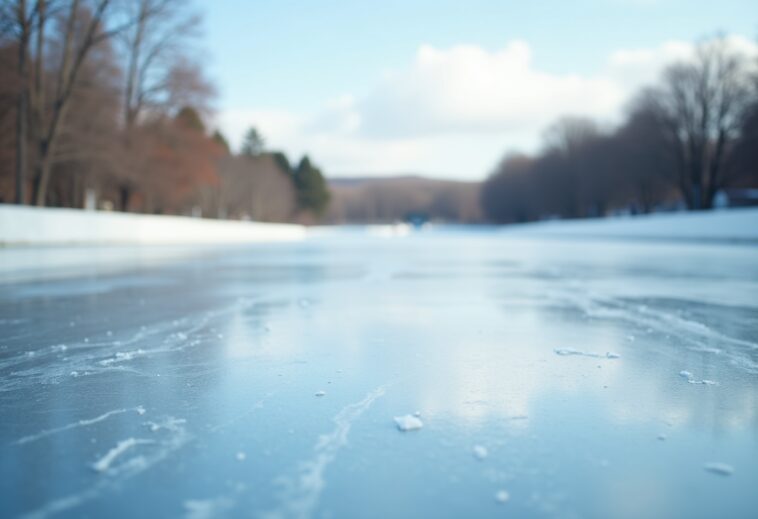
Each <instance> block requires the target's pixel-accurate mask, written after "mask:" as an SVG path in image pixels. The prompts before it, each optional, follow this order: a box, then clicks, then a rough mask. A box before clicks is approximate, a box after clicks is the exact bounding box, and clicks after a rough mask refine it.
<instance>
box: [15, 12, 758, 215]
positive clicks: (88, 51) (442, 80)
mask: <svg viewBox="0 0 758 519" xmlns="http://www.w3.org/2000/svg"><path fill="white" fill-rule="evenodd" d="M754 15H755V6H754V5H751V3H750V2H746V1H739V0H726V1H722V2H718V3H712V2H695V3H693V2H685V1H676V0H671V1H668V0H660V1H656V0H583V1H580V2H571V5H568V3H565V2H538V3H534V4H533V5H532V4H531V3H525V2H490V1H474V2H468V3H467V4H466V6H463V5H462V4H460V3H456V2H448V1H436V2H430V1H419V2H413V4H412V5H408V3H407V2H395V1H389V2H382V3H381V4H379V3H363V2H357V3H350V4H348V3H344V2H343V3H340V2H311V1H301V2H246V1H242V0H225V1H219V2H200V1H189V0H3V1H2V8H1V12H0V69H1V70H2V73H1V74H0V202H1V203H4V204H13V203H18V204H29V205H36V206H48V207H71V208H83V209H97V210H104V211H124V212H135V213H146V214H176V215H187V216H195V217H203V218H214V219H236V220H258V221H270V222H300V223H307V224H313V223H373V222H397V221H411V222H415V223H419V222H425V221H436V222H447V223H512V222H525V221H535V220H544V219H556V218H586V217H602V216H608V215H622V214H638V213H647V212H657V211H675V210H706V209H712V208H720V207H735V206H747V205H756V204H758V75H757V74H756V71H757V69H758V40H757V36H758V24H757V23H756V19H755V16H754Z"/></svg>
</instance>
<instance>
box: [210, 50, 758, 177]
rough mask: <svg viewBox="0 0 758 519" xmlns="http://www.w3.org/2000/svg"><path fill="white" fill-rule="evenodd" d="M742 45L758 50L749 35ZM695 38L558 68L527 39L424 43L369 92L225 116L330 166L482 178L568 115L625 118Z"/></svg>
mask: <svg viewBox="0 0 758 519" xmlns="http://www.w3.org/2000/svg"><path fill="white" fill-rule="evenodd" d="M730 43H731V44H732V45H733V47H734V48H735V49H739V50H741V51H743V52H745V53H746V54H747V55H751V56H758V46H756V44H755V43H754V42H752V41H751V40H749V39H746V38H741V37H730ZM693 49H694V47H693V44H692V43H688V42H678V41H670V42H665V43H663V44H661V45H659V46H658V47H655V48H647V49H619V50H616V51H614V52H612V53H610V54H609V56H608V59H607V62H606V64H605V66H604V67H603V68H602V69H601V70H599V71H597V72H596V73H595V74H591V75H578V74H555V73H550V72H546V71H544V70H540V69H538V68H537V67H535V66H534V63H533V61H532V51H531V49H530V48H529V45H528V44H527V43H526V42H524V41H520V40H515V41H511V42H510V43H508V44H507V45H506V46H505V47H504V48H502V49H500V50H497V51H494V52H492V51H488V50H486V49H483V48H481V47H479V46H476V45H458V46H454V47H451V48H448V49H439V48H435V47H432V46H430V45H422V46H421V47H420V48H419V49H418V51H417V52H416V55H415V58H414V59H413V61H412V63H410V65H409V66H408V67H406V68H404V69H401V70H395V71H392V72H390V73H387V74H385V75H384V77H382V78H381V79H380V80H379V81H378V82H377V84H376V85H375V87H374V88H373V89H372V90H371V91H370V92H368V93H367V94H365V95H362V96H357V97H356V96H354V95H342V96H339V97H335V98H334V99H331V100H329V101H327V102H326V103H325V104H324V106H322V107H318V108H316V109H315V110H314V111H313V112H310V113H293V112H288V111H286V110H259V111H245V110H236V111H235V110H228V111H225V112H223V113H222V114H221V116H220V119H219V124H220V125H221V127H222V128H223V129H224V131H226V132H227V134H228V135H230V137H231V138H232V142H233V143H234V144H235V145H237V144H238V143H239V141H240V139H241V136H242V134H243V133H244V130H245V129H246V128H247V127H248V126H249V125H251V124H254V125H255V126H257V127H258V128H259V129H260V130H261V132H262V133H263V135H264V136H265V137H266V138H267V142H268V144H269V145H270V147H272V148H278V149H283V150H284V151H286V152H287V153H289V154H290V155H291V158H292V159H296V158H297V157H299V156H300V155H302V154H304V153H308V154H310V155H311V157H312V158H313V159H314V160H315V161H316V162H317V163H318V164H320V165H321V166H323V168H324V169H325V171H326V172H327V174H332V175H340V174H342V175H344V174H361V175H363V174H377V175H378V174H396V173H423V174H429V175H438V176H446V177H453V178H472V179H474V178H481V177H482V176H484V175H485V174H486V173H487V172H488V171H489V170H490V168H491V167H492V166H493V165H494V164H495V163H496V162H497V160H498V159H499V158H500V157H501V156H502V154H503V153H504V152H505V151H507V150H508V149H513V148H520V149H526V150H527V151H528V150H530V149H533V148H534V147H535V146H536V145H537V144H538V143H539V136H540V134H541V132H542V130H543V129H544V127H545V126H546V125H548V124H550V123H551V122H552V121H553V120H555V119H556V118H557V117H560V116H562V115H568V114H570V115H582V116H588V117H593V118H596V119H599V120H601V121H605V122H613V121H615V120H617V119H618V117H619V115H620V114H621V113H622V111H623V107H624V105H625V103H626V102H627V101H628V99H629V97H630V96H631V95H632V94H633V93H634V92H636V91H637V89H638V88H640V87H641V86H642V85H644V84H649V83H651V82H653V81H654V80H655V79H656V78H657V77H658V75H659V74H660V71H661V70H662V68H663V67H665V66H666V65H667V64H669V63H671V62H672V61H674V60H681V59H689V58H690V57H691V56H692V55H693Z"/></svg>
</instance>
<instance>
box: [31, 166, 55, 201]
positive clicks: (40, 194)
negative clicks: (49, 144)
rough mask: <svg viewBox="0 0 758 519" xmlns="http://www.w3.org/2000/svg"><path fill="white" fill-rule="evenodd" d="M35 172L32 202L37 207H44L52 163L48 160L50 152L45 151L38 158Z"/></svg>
mask: <svg viewBox="0 0 758 519" xmlns="http://www.w3.org/2000/svg"><path fill="white" fill-rule="evenodd" d="M36 169H37V172H36V175H35V183H36V185H35V189H34V191H35V193H34V203H35V204H36V205H37V206H38V207H45V202H46V200H47V187H48V185H49V184H50V172H51V171H52V164H51V160H50V154H49V153H45V154H43V155H42V156H41V157H40V158H39V162H38V164H37V168H36Z"/></svg>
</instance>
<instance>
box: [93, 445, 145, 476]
mask: <svg viewBox="0 0 758 519" xmlns="http://www.w3.org/2000/svg"><path fill="white" fill-rule="evenodd" d="M143 443H153V442H152V441H151V440H140V439H137V438H127V439H126V440H123V441H120V442H118V445H116V446H115V447H113V448H112V449H111V450H109V451H108V453H107V454H106V455H105V456H103V457H102V458H100V459H99V460H97V461H96V462H95V463H93V464H92V468H93V469H95V470H96V471H98V472H105V471H106V470H108V469H109V468H110V467H111V464H112V463H113V462H114V461H115V460H116V458H118V457H119V456H121V455H122V454H123V453H124V452H126V451H127V450H129V449H131V448H132V447H135V446H137V445H140V444H143Z"/></svg>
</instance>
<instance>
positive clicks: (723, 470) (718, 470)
mask: <svg viewBox="0 0 758 519" xmlns="http://www.w3.org/2000/svg"><path fill="white" fill-rule="evenodd" d="M703 468H704V469H705V470H707V471H708V472H713V473H714V474H718V475H719V476H731V475H732V473H734V467H732V466H731V465H729V464H727V463H720V462H712V463H706V464H705V465H703Z"/></svg>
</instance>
